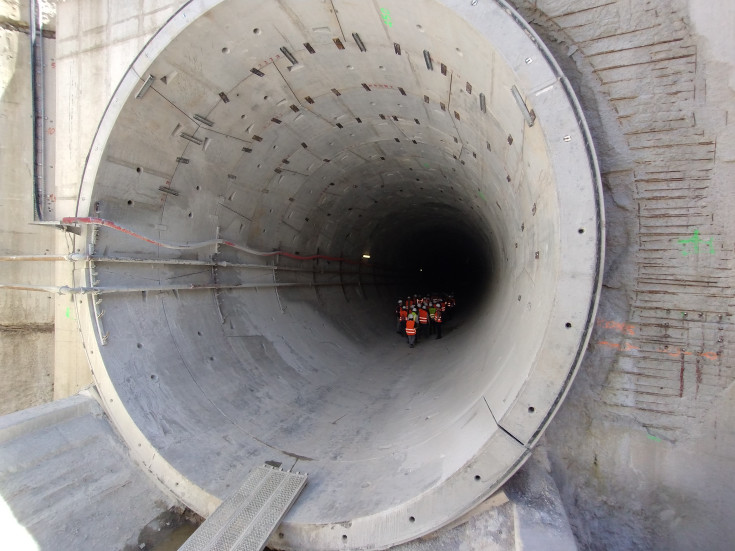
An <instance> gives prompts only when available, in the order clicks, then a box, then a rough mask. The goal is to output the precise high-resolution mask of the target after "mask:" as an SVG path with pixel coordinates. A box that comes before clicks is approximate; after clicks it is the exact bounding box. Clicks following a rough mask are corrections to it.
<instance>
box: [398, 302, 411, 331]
mask: <svg viewBox="0 0 735 551" xmlns="http://www.w3.org/2000/svg"><path fill="white" fill-rule="evenodd" d="M406 321H408V309H407V308H406V307H405V306H404V307H403V308H401V310H400V311H399V313H398V327H397V328H396V333H398V334H399V335H401V334H403V332H404V331H405V329H406Z"/></svg>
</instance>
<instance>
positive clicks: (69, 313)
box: [66, 306, 74, 320]
mask: <svg viewBox="0 0 735 551" xmlns="http://www.w3.org/2000/svg"><path fill="white" fill-rule="evenodd" d="M66 317H67V318H69V319H70V320H73V319H74V318H73V317H71V308H70V307H69V306H67V307H66Z"/></svg>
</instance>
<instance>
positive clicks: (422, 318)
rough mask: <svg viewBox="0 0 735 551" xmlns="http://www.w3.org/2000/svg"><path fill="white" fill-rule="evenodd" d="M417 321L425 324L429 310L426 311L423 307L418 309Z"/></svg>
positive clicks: (427, 321)
mask: <svg viewBox="0 0 735 551" xmlns="http://www.w3.org/2000/svg"><path fill="white" fill-rule="evenodd" d="M419 323H420V324H421V325H426V324H427V323H429V312H427V311H426V310H424V309H423V308H421V309H420V310H419Z"/></svg>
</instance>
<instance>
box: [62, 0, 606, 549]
mask: <svg viewBox="0 0 735 551" xmlns="http://www.w3.org/2000/svg"><path fill="white" fill-rule="evenodd" d="M449 4H451V5H449ZM389 13H390V18H389V19H390V22H391V25H388V24H387V23H386V14H385V13H384V12H383V11H380V10H377V11H376V10H375V9H374V7H371V6H366V5H362V4H355V5H352V4H345V5H344V6H340V8H339V10H338V12H335V11H334V10H332V9H330V7H329V6H328V5H326V4H324V3H321V2H296V3H288V6H286V5H285V4H283V3H255V2H247V1H235V0H225V1H215V0H211V1H209V2H196V3H188V4H187V5H185V6H184V7H183V8H182V10H181V11H180V12H179V13H178V14H177V15H176V16H175V17H173V18H172V19H171V20H170V21H169V23H168V24H167V25H166V26H164V27H163V29H162V30H161V31H159V33H158V34H157V35H156V36H155V37H154V39H152V41H151V42H150V43H149V44H148V45H147V46H146V48H145V49H144V51H143V52H142V53H141V55H140V56H139V57H138V58H137V60H136V62H135V63H134V64H133V66H132V67H131V69H130V71H129V72H128V73H127V75H126V77H125V78H124V80H123V82H122V83H121V85H120V87H119V88H118V90H117V92H116V94H115V96H114V97H113V100H112V102H111V104H110V107H109V108H108V110H107V113H106V115H105V118H104V119H103V121H102V123H101V125H100V130H99V131H98V134H97V137H96V139H95V143H94V145H93V147H92V152H91V154H90V159H89V161H88V165H87V168H86V170H85V178H84V182H83V185H82V191H81V193H80V200H79V217H78V218H77V219H75V220H74V222H76V223H79V224H81V225H83V226H84V228H85V232H84V234H83V236H82V241H83V242H84V248H85V251H86V257H85V267H84V272H83V273H84V277H85V289H86V291H85V292H86V293H87V295H88V297H89V300H88V301H87V303H86V306H85V308H84V312H83V313H84V314H85V315H82V316H81V319H82V320H83V321H82V325H83V334H84V337H85V344H86V345H87V348H88V350H89V359H90V362H91V364H92V367H93V372H94V376H95V380H96V383H97V386H98V388H99V390H100V394H101V395H102V397H103V400H104V403H105V406H106V408H107V410H108V412H109V414H110V417H111V418H112V420H113V422H114V423H115V424H116V426H117V427H118V429H119V430H120V432H121V434H122V435H123V436H124V438H125V439H126V441H127V442H128V443H129V445H130V447H131V450H132V451H133V452H134V453H135V454H137V455H138V457H139V460H140V461H141V462H142V463H143V464H144V465H145V467H146V468H148V469H149V470H151V471H152V472H153V473H154V474H155V476H156V477H157V478H158V479H159V480H161V481H162V482H163V483H164V484H165V485H167V486H168V487H169V488H170V489H171V490H172V491H173V492H174V493H175V494H176V495H178V496H179V497H180V498H181V499H182V500H183V501H184V502H185V503H186V504H187V505H189V506H191V507H192V508H193V509H195V510H196V511H198V512H200V513H202V514H205V515H206V514H208V513H211V511H212V510H213V509H214V508H215V507H216V506H217V505H218V504H219V502H220V500H222V499H224V498H226V497H227V496H228V495H230V494H231V493H232V492H233V491H234V489H235V488H237V487H238V486H239V484H240V483H241V482H242V480H243V479H244V477H245V475H246V474H247V472H248V471H249V470H250V469H252V468H253V467H254V466H257V465H260V464H263V463H265V462H268V463H269V464H275V465H280V466H281V467H282V468H284V469H293V470H299V471H306V472H308V473H309V483H308V486H307V488H306V490H305V491H304V494H303V495H302V497H301V498H300V499H299V501H298V502H297V503H296V505H295V506H294V507H293V508H292V509H291V511H290V512H289V513H288V516H287V517H286V518H285V520H284V522H283V524H282V525H281V529H280V533H282V534H283V537H279V538H278V541H277V545H276V547H277V548H279V549H331V548H335V547H339V548H354V549H358V548H364V547H365V546H372V548H385V547H388V546H390V545H395V544H397V543H400V542H402V541H407V540H410V539H412V538H415V537H418V536H420V535H422V534H425V533H428V532H430V531H433V530H434V529H436V528H438V527H439V526H441V525H443V524H446V523H447V522H450V521H451V520H453V519H455V518H457V517H458V516H459V515H461V514H463V513H464V512H466V511H467V510H469V509H470V508H472V507H473V506H474V505H476V504H478V503H479V502H481V501H482V500H483V499H485V498H486V497H487V496H488V495H490V494H491V493H492V492H493V491H495V490H496V489H497V488H498V487H499V486H500V485H501V484H502V483H503V482H504V481H505V480H506V479H507V478H508V477H509V476H510V475H511V474H512V473H513V472H514V471H515V470H516V469H517V468H518V467H519V466H520V465H521V464H522V463H523V461H524V460H525V458H526V457H527V456H528V454H529V452H530V449H531V448H532V446H533V444H534V443H535V442H536V440H537V439H538V437H539V436H540V434H541V433H542V431H543V429H544V427H545V426H546V424H547V423H548V421H549V420H550V418H551V416H552V415H553V414H554V412H555V411H556V409H557V408H558V406H559V404H560V402H561V400H562V399H563V397H564V394H565V393H566V391H567V389H568V387H569V384H570V382H571V380H572V377H573V375H574V372H575V371H576V368H577V366H578V364H579V361H580V358H581V354H582V352H583V350H584V346H585V345H586V341H587V339H588V329H589V326H590V323H591V320H592V316H593V314H594V309H595V307H596V300H597V293H598V291H599V279H600V272H599V267H600V265H601V262H602V245H601V243H602V231H603V230H602V225H603V222H602V210H601V202H600V196H599V193H600V183H599V174H598V171H597V167H596V164H595V160H594V151H593V149H592V146H591V140H590V138H589V135H588V132H587V129H586V126H585V125H584V118H583V116H582V113H581V111H580V110H579V107H578V105H577V103H576V100H575V99H574V96H573V94H572V93H571V88H570V87H569V85H568V83H567V82H566V80H565V79H564V77H563V75H562V74H561V72H560V71H559V69H558V67H557V66H556V65H555V64H554V63H553V61H552V60H551V58H550V56H549V54H548V52H547V51H546V50H545V48H544V47H543V45H542V44H540V42H539V41H538V39H537V38H535V35H533V33H532V31H531V30H530V28H528V27H527V26H526V25H525V24H524V23H523V22H522V21H521V20H520V19H519V18H518V16H517V15H516V14H515V13H514V12H513V11H512V10H510V8H509V7H508V6H507V5H505V4H504V3H502V2H483V3H476V4H474V5H473V4H472V3H469V2H467V5H466V6H462V7H460V6H457V5H455V3H449V2H447V3H444V2H438V1H433V0H426V1H422V2H416V3H410V6H407V5H403V4H401V5H400V6H398V5H397V6H395V7H393V8H391V9H390V12H389ZM243 21H247V24H246V27H245V28H248V29H257V30H258V33H255V32H252V33H250V32H248V33H243V32H242V29H243V23H242V22H243ZM399 21H400V23H399ZM501 36H502V40H500V39H499V37H501ZM212 37H215V38H212ZM225 54H226V55H225ZM528 60H531V62H529V61H528ZM580 228H582V229H584V231H583V232H580V231H579V230H580ZM80 250H81V248H80ZM368 257H369V258H368ZM414 293H420V294H433V293H453V294H454V295H455V296H456V299H457V310H456V314H457V315H456V316H452V317H451V318H450V319H449V320H448V321H447V325H446V333H445V335H446V337H447V338H444V339H442V341H439V342H437V341H434V340H431V339H428V340H423V342H421V343H420V345H419V346H417V347H416V348H415V349H410V348H409V347H408V346H407V345H406V342H405V339H404V338H401V337H399V336H396V334H395V317H394V307H395V301H396V299H397V298H400V297H403V296H405V295H407V294H414ZM103 314H104V315H103ZM343 536H347V538H346V539H344V540H343V539H342V537H343Z"/></svg>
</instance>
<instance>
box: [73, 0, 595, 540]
mask: <svg viewBox="0 0 735 551" xmlns="http://www.w3.org/2000/svg"><path fill="white" fill-rule="evenodd" d="M227 1H230V0H190V1H189V2H187V3H186V4H185V5H184V6H182V7H181V8H180V9H179V10H178V11H177V12H176V13H175V14H174V15H173V16H172V17H171V18H170V19H169V20H168V21H167V22H166V23H165V24H164V25H163V26H162V28H161V29H159V31H158V32H157V33H156V34H155V35H154V36H153V37H152V38H151V40H150V41H149V42H148V44H147V45H146V46H145V47H144V48H143V49H142V50H141V52H140V54H139V55H138V57H137V58H136V60H135V61H134V62H133V64H132V65H131V67H130V69H129V70H128V71H127V72H126V74H125V76H124V77H123V79H122V80H121V82H120V84H119V85H118V87H117V89H116V90H115V93H114V94H113V97H112V99H111V100H110V103H109V104H108V106H107V109H106V110H105V113H104V116H103V118H102V120H101V122H100V125H99V126H98V129H97V132H96V134H95V138H94V141H93V145H92V147H91V150H90V154H89V155H88V157H87V161H86V164H85V168H84V173H83V178H82V185H81V187H80V193H79V198H78V203H77V215H78V216H84V215H86V214H89V213H91V212H93V205H92V203H91V198H92V195H93V194H92V191H93V188H94V184H95V178H96V174H97V171H98V168H99V166H100V163H101V160H102V155H103V151H104V149H105V146H106V143H107V140H108V138H109V136H110V134H111V132H112V130H113V128H114V125H115V122H116V120H117V117H118V115H119V114H120V112H121V110H122V109H123V108H124V105H125V102H126V101H127V98H128V97H129V96H130V94H131V93H132V92H133V91H134V89H135V88H136V87H139V86H140V82H141V76H139V75H144V74H145V68H146V67H148V66H149V65H151V64H152V63H153V62H154V61H155V59H156V58H157V57H158V55H159V54H160V53H162V52H163V50H164V49H165V47H166V46H167V44H168V43H169V42H170V41H171V40H173V39H175V38H176V37H177V36H178V35H179V34H180V33H181V32H183V31H184V30H185V28H186V27H187V26H188V25H189V24H190V23H192V22H193V21H195V20H196V18H197V17H198V16H200V15H203V14H204V13H206V12H207V11H209V10H210V9H212V8H214V7H215V6H217V5H219V4H221V3H224V2H227ZM435 1H436V2H437V3H439V4H441V5H443V6H444V7H446V8H448V9H450V10H451V11H453V12H454V13H456V14H458V15H459V16H460V17H461V18H462V19H464V21H465V22H466V23H467V24H468V25H472V18H473V17H474V18H477V14H476V12H473V11H472V10H476V9H478V6H479V7H480V8H482V9H484V10H488V9H491V8H492V7H493V6H494V7H498V8H500V10H502V11H503V12H505V14H506V15H507V16H508V17H509V18H510V19H511V20H512V21H513V22H514V23H515V24H516V25H517V26H518V27H520V28H521V29H522V30H523V32H524V33H525V34H526V35H528V37H529V41H530V43H532V44H533V45H534V47H535V48H536V49H537V50H538V52H539V53H540V54H541V55H542V57H543V59H544V62H545V63H546V64H547V65H548V66H549V67H551V69H552V70H553V72H554V73H555V75H556V77H557V79H558V81H559V83H560V84H561V88H562V89H563V92H564V95H565V97H566V98H567V101H568V103H569V105H570V106H571V107H572V109H573V111H574V112H575V114H576V115H577V120H576V124H577V125H578V130H579V133H580V135H581V136H582V139H583V141H584V151H585V155H586V160H587V164H588V166H589V169H590V174H589V175H588V176H589V178H590V180H591V181H590V184H591V189H592V191H593V203H594V208H595V219H596V225H597V227H596V228H594V230H596V236H595V239H596V247H595V250H596V258H595V260H594V274H593V275H592V277H591V281H592V285H593V288H592V293H591V295H590V297H589V299H590V300H589V305H588V306H587V308H586V311H587V313H586V321H585V323H584V328H583V330H582V333H581V337H580V339H579V345H578V347H577V350H576V354H575V355H574V358H573V360H572V365H571V366H570V368H569V370H568V373H567V377H566V379H565V380H564V382H563V384H562V390H561V392H559V393H558V394H557V396H556V400H555V402H554V404H553V406H552V407H551V408H550V409H549V410H548V412H547V413H546V415H545V417H544V419H543V420H542V421H541V422H540V423H539V425H538V428H537V430H536V431H535V432H534V434H533V435H532V437H531V438H530V439H529V440H528V442H526V443H522V444H523V447H524V450H523V451H522V452H521V453H520V454H519V455H518V456H517V459H516V461H515V462H514V463H513V465H511V467H510V468H508V469H507V471H506V472H505V473H504V474H503V475H502V476H499V477H498V478H497V483H496V484H495V485H493V486H492V488H490V489H488V490H487V491H485V492H483V493H482V494H480V495H475V496H474V497H473V498H472V503H469V504H468V503H467V497H466V494H465V492H467V490H466V489H465V485H466V481H465V479H469V480H472V481H476V480H477V478H476V477H477V476H478V475H476V474H475V473H476V469H477V467H478V465H479V464H481V463H482V461H483V459H485V460H487V459H488V458H489V457H490V456H491V455H492V450H488V449H486V450H485V451H483V452H480V453H478V455H476V456H475V457H474V458H473V460H472V461H470V462H469V463H468V464H467V465H466V466H465V467H464V468H463V469H461V470H460V471H458V472H457V473H455V476H453V477H452V479H451V481H447V483H445V484H444V485H443V486H442V487H441V488H440V489H441V490H442V492H444V493H447V492H449V493H451V492H457V493H459V495H460V496H461V501H463V503H464V505H463V509H462V511H466V510H468V509H469V508H471V507H472V506H475V505H477V504H479V503H480V502H481V501H482V500H483V499H485V498H486V497H488V496H489V495H490V494H492V493H493V492H494V491H495V490H496V489H497V488H499V487H501V486H502V484H503V483H505V481H506V480H507V479H508V478H509V477H510V476H511V475H512V474H513V473H514V472H515V471H516V470H517V469H518V468H520V466H521V465H522V464H523V463H524V462H525V460H526V459H527V458H528V457H529V455H530V451H531V449H532V448H533V446H534V444H535V443H536V442H537V441H538V438H539V437H540V435H541V434H542V433H543V431H544V429H545V428H546V426H547V425H548V423H549V422H550V420H551V418H552V417H553V416H554V414H555V413H556V411H557V409H558V407H559V406H560V404H561V403H562V401H563V399H564V397H565V396H566V394H567V392H568V390H569V386H570V384H571V382H572V380H573V378H574V376H575V374H576V372H577V370H578V368H579V365H580V363H581V359H582V356H583V354H584V351H585V349H586V347H587V344H588V342H589V339H590V332H591V329H592V321H593V320H594V316H595V314H596V310H597V303H598V300H599V295H600V290H601V284H602V266H603V262H604V211H603V203H602V185H601V177H600V172H599V167H598V164H597V159H596V153H595V150H594V142H593V140H592V137H591V134H590V131H589V128H588V126H587V123H586V120H585V117H584V112H583V110H582V108H581V106H580V104H579V102H578V100H577V98H576V95H575V93H574V91H573V89H572V86H571V84H570V82H569V81H568V80H567V78H566V77H565V76H564V74H563V73H562V71H561V69H560V67H559V65H558V64H557V63H556V61H555V60H554V58H553V56H552V54H551V53H550V51H549V50H548V49H547V48H546V46H545V45H544V44H543V42H542V41H541V39H540V38H539V37H538V36H537V35H536V33H535V32H534V31H533V29H532V28H531V27H530V25H529V24H528V23H526V22H525V21H524V20H523V18H522V17H521V16H520V15H519V14H518V13H517V12H516V11H515V10H514V9H513V8H512V7H511V6H510V5H509V4H507V3H506V2H504V1H503V0H490V3H491V4H492V6H488V5H487V4H484V3H480V4H478V3H470V2H469V0H467V1H466V2H461V1H456V0H435ZM480 32H481V33H482V34H483V35H485V33H484V32H483V31H482V30H480ZM486 38H487V39H488V40H489V41H490V42H491V43H493V44H495V43H494V42H493V41H492V40H491V39H489V38H488V37H487V36H486ZM136 72H137V73H138V74H136ZM588 229H589V230H592V229H593V228H588ZM91 233H92V232H90V231H85V232H84V233H83V235H82V237H83V239H82V240H83V241H84V242H89V241H90V239H91ZM93 301H94V298H91V297H88V301H87V303H86V305H85V306H83V307H79V305H78V304H77V308H78V310H79V313H80V314H81V315H80V316H78V319H79V320H80V324H81V330H82V335H83V340H84V342H85V346H86V349H87V354H88V358H89V361H90V364H91V366H92V370H93V376H94V378H95V382H96V384H97V388H98V390H99V393H100V395H101V397H102V399H101V401H102V403H103V405H104V407H105V409H106V411H107V412H108V414H109V416H110V419H111V421H112V422H113V424H115V426H116V427H117V429H118V430H119V432H120V433H121V435H122V436H123V439H124V440H125V441H126V443H127V444H128V446H129V448H130V450H131V453H132V454H133V455H134V456H135V458H136V459H137V461H138V462H139V463H140V464H141V465H142V466H143V467H144V468H145V469H146V470H148V471H150V472H151V473H152V474H153V475H154V476H155V477H156V479H157V480H158V481H159V482H160V483H161V484H162V485H163V486H164V487H165V488H166V489H167V490H168V491H170V492H172V493H173V494H174V495H175V496H176V497H177V498H178V499H180V500H181V501H183V502H184V503H186V504H187V505H189V506H191V507H192V508H194V509H195V510H197V511H199V512H201V513H203V514H205V515H208V514H210V513H211V512H213V510H214V509H215V508H216V507H217V506H218V504H219V499H218V498H217V497H216V496H212V495H211V494H209V493H208V492H206V491H205V490H203V489H202V488H200V487H198V486H197V485H196V484H194V483H193V482H191V480H189V479H188V478H187V477H186V476H185V475H184V474H182V473H180V472H178V471H177V470H176V469H175V468H174V467H173V466H172V465H171V464H170V463H168V462H167V461H166V460H165V458H163V457H162V456H160V455H159V454H157V453H156V449H155V448H154V446H153V445H152V444H151V443H150V441H149V440H148V438H147V437H146V436H145V435H144V434H143V433H142V432H141V430H140V429H139V428H138V427H137V426H136V425H135V423H134V422H133V420H132V418H131V417H130V414H129V413H128V412H127V409H126V407H125V404H123V403H122V401H121V400H120V396H119V395H118V393H117V391H116V389H115V386H114V385H113V384H112V383H111V381H110V378H109V376H107V374H106V372H105V365H104V360H103V342H102V338H101V336H100V335H99V334H98V333H97V331H96V328H95V326H94V323H93V318H94V309H93V306H92V302H93ZM90 335H91V336H92V337H91V338H90ZM486 444H487V445H488V446H489V445H490V443H489V442H488V443H486ZM486 447H487V446H486ZM450 486H453V488H449V487H450ZM446 498H447V496H443V497H442V493H441V492H439V494H437V495H436V496H427V495H421V496H419V497H418V499H420V500H421V501H423V505H426V504H427V503H429V502H432V503H434V504H435V503H436V500H437V499H446ZM417 509H418V507H413V508H412V509H411V511H412V514H411V518H412V519H414V518H415V516H414V515H415V513H413V511H416V510H417ZM417 516H418V515H417ZM456 516H458V515H457V514H456V511H455V512H454V513H452V514H451V515H449V516H447V517H446V518H441V519H437V518H432V519H431V520H430V521H429V522H428V523H427V522H426V521H423V522H411V523H410V524H409V525H408V526H405V527H401V528H400V529H398V531H397V532H394V533H388V532H385V533H383V534H381V536H380V537H381V538H382V539H380V541H375V540H374V534H371V531H372V530H371V529H372V528H373V527H374V526H375V525H376V523H378V524H383V525H384V524H385V523H386V522H387V519H390V518H393V517H396V518H401V519H405V518H408V517H409V515H408V507H407V506H406V505H405V504H404V505H401V506H399V507H396V508H393V509H390V510H387V511H385V512H384V516H383V518H381V519H357V520H358V521H364V522H362V523H358V524H362V526H354V525H353V526H352V528H351V529H350V534H351V535H350V541H349V542H348V545H349V546H350V547H345V548H352V547H351V546H352V545H358V546H359V545H362V544H364V542H365V541H370V540H371V538H373V540H372V541H373V545H376V546H377V547H374V548H385V547H387V546H392V545H396V544H399V543H402V542H405V541H409V540H411V539H414V538H416V537H420V536H421V535H424V534H426V533H428V532H431V531H433V530H435V529H436V528H438V527H439V526H441V525H443V524H446V523H448V522H450V521H451V520H453V518H455V517H456ZM418 518H419V519H421V518H422V517H420V516H418ZM335 526H336V525H331V526H323V527H310V528H309V527H307V528H306V529H303V530H301V531H300V530H299V528H298V527H296V526H289V525H288V523H285V526H284V529H285V530H293V531H294V534H295V539H290V540H289V543H290V544H293V545H294V547H290V548H293V549H297V548H301V549H303V548H304V547H299V545H300V542H304V543H305V542H309V545H311V546H313V547H312V548H314V549H317V548H328V547H329V545H332V544H333V543H334V542H333V541H332V537H333V534H334V527H335ZM361 531H362V535H360V533H361ZM330 532H331V533H330ZM353 534H354V535H355V537H353ZM342 544H343V542H340V545H341V546H343V545H342ZM320 545H325V546H326V547H320ZM356 548H359V547H356Z"/></svg>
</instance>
